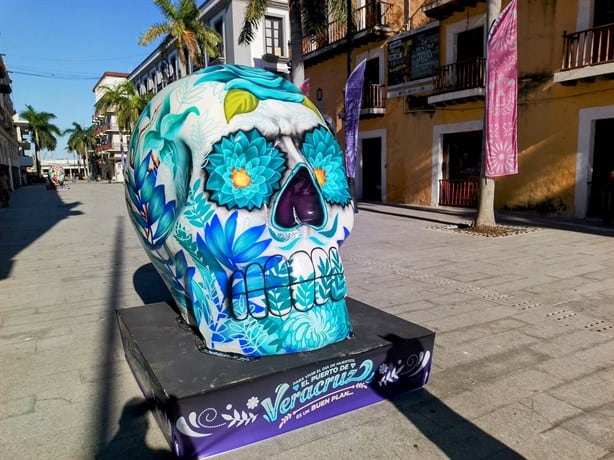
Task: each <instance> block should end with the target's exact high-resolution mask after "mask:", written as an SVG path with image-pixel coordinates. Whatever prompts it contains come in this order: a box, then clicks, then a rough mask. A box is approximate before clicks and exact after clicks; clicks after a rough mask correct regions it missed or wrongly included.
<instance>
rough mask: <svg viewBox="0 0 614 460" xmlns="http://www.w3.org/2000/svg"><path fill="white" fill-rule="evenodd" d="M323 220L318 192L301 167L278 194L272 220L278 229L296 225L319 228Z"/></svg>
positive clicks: (307, 173) (310, 178) (322, 206)
mask: <svg viewBox="0 0 614 460" xmlns="http://www.w3.org/2000/svg"><path fill="white" fill-rule="evenodd" d="M324 219H325V210H324V205H323V204H322V197H321V195H320V191H319V189H318V187H317V186H316V185H315V184H314V182H313V178H312V176H311V174H309V171H308V169H307V167H305V166H301V167H299V169H298V170H296V171H295V172H294V175H293V176H292V177H291V178H290V180H289V181H288V182H287V183H286V185H285V186H284V188H283V189H282V191H281V192H280V195H279V199H278V200H277V204H276V205H275V211H274V212H273V220H274V222H275V224H276V225H277V226H278V227H280V228H293V227H296V226H298V225H311V226H313V227H319V226H321V225H322V224H323V223H324Z"/></svg>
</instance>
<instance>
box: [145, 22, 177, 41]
mask: <svg viewBox="0 0 614 460" xmlns="http://www.w3.org/2000/svg"><path fill="white" fill-rule="evenodd" d="M168 33H170V30H169V26H168V24H161V23H160V24H154V25H153V26H151V27H150V28H149V29H147V30H146V31H145V32H143V33H142V34H141V36H140V37H139V45H141V46H147V45H149V44H150V43H151V42H152V41H154V40H155V39H156V38H159V37H161V36H163V35H165V34H168Z"/></svg>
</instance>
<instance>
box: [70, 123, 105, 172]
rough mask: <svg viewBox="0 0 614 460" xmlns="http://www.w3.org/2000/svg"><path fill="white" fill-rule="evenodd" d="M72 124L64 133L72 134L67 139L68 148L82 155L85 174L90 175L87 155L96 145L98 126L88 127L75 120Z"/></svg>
mask: <svg viewBox="0 0 614 460" xmlns="http://www.w3.org/2000/svg"><path fill="white" fill-rule="evenodd" d="M72 126H73V127H72V128H68V129H67V130H65V131H64V133H63V134H64V135H66V134H69V135H70V137H69V138H68V141H67V150H68V151H69V152H75V153H76V154H77V155H81V157H82V158H83V164H84V166H85V175H86V176H87V177H89V176H90V171H89V165H88V161H87V155H88V153H89V151H90V149H93V148H94V147H95V146H96V128H97V126H96V125H91V126H89V127H88V128H84V127H83V126H81V125H80V124H79V123H77V122H73V124H72Z"/></svg>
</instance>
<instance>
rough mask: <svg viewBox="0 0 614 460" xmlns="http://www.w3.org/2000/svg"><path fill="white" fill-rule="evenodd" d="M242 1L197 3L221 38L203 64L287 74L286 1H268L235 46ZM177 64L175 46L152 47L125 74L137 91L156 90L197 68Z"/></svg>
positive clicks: (240, 19) (178, 61)
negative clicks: (248, 39)
mask: <svg viewBox="0 0 614 460" xmlns="http://www.w3.org/2000/svg"><path fill="white" fill-rule="evenodd" d="M246 5H247V2H245V1H244V0H209V1H207V2H205V3H204V4H203V5H201V6H200V10H201V20H202V22H203V23H204V24H206V25H208V26H209V27H211V28H212V29H213V30H215V31H216V32H217V33H218V34H220V36H221V37H222V42H221V44H220V46H219V55H218V56H216V57H215V58H209V57H206V59H205V63H204V67H208V66H210V65H215V64H224V63H227V64H241V65H246V66H250V67H258V68H261V69H266V70H269V71H271V72H274V73H276V74H278V75H281V76H283V77H285V78H287V77H288V75H289V69H288V62H289V55H290V49H289V38H290V23H289V18H288V2H287V1H271V2H269V6H268V7H267V10H266V14H265V17H264V19H263V21H262V24H260V27H258V29H257V31H256V33H255V37H254V40H253V41H252V43H251V44H249V45H239V33H240V32H241V28H242V26H243V19H244V16H245V7H246ZM187 67H188V68H187V69H185V68H184V66H183V65H182V64H181V60H180V59H179V56H178V54H177V50H176V49H172V50H168V51H167V52H166V53H164V52H163V51H162V49H161V47H158V48H157V49H156V50H154V51H153V52H152V53H151V54H150V55H149V56H148V57H147V58H146V59H145V60H144V61H143V62H141V63H140V64H139V65H138V66H137V67H136V68H135V69H134V70H133V71H132V72H131V73H130V75H129V76H128V80H130V81H132V82H133V83H134V84H135V86H136V88H137V90H138V91H139V93H140V94H144V93H156V92H158V91H159V90H160V89H161V88H163V87H164V86H166V85H167V84H168V83H170V82H172V81H174V80H177V79H178V78H181V77H182V76H185V75H188V74H190V73H192V72H193V71H195V70H198V68H197V67H195V66H194V65H193V64H192V63H191V62H188V65H187Z"/></svg>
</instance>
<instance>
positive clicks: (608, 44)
mask: <svg viewBox="0 0 614 460" xmlns="http://www.w3.org/2000/svg"><path fill="white" fill-rule="evenodd" d="M608 62H614V24H607V25H605V26H601V27H595V28H594V29H587V30H581V31H579V32H573V33H570V34H568V33H564V34H563V63H562V65H561V70H571V69H577V68H580V67H587V66H591V65H598V64H605V63H608Z"/></svg>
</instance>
